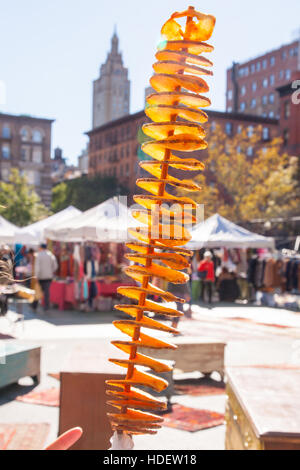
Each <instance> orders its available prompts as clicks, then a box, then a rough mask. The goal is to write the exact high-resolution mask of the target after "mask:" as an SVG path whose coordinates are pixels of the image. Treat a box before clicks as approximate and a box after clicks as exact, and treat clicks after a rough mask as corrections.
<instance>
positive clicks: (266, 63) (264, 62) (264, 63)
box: [262, 59, 268, 69]
mask: <svg viewBox="0 0 300 470" xmlns="http://www.w3.org/2000/svg"><path fill="white" fill-rule="evenodd" d="M267 65H268V62H267V60H266V59H264V60H263V62H262V66H263V69H266V68H267Z"/></svg>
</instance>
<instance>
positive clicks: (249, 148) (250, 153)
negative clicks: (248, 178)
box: [247, 147, 253, 157]
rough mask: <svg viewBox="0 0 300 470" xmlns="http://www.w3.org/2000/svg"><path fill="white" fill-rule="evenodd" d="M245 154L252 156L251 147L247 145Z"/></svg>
mask: <svg viewBox="0 0 300 470" xmlns="http://www.w3.org/2000/svg"><path fill="white" fill-rule="evenodd" d="M247 156H248V157H252V156H253V147H248V148H247Z"/></svg>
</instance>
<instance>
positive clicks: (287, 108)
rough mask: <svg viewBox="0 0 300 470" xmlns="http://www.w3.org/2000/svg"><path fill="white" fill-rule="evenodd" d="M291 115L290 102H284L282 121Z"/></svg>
mask: <svg viewBox="0 0 300 470" xmlns="http://www.w3.org/2000/svg"><path fill="white" fill-rule="evenodd" d="M290 114H291V107H290V102H289V101H285V103H284V119H288V118H289V117H290Z"/></svg>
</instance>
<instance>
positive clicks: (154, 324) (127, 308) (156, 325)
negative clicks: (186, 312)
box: [115, 299, 182, 333]
mask: <svg viewBox="0 0 300 470" xmlns="http://www.w3.org/2000/svg"><path fill="white" fill-rule="evenodd" d="M115 308H116V310H121V311H122V312H125V313H127V314H128V315H130V316H131V317H133V318H136V316H137V314H138V313H140V312H142V313H144V312H153V313H158V314H160V315H166V316H168V317H182V312H180V311H179V310H176V309H174V308H170V307H165V306H164V305H163V304H161V303H158V302H154V301H152V300H148V299H147V300H146V301H145V305H131V304H130V305H126V304H118V305H115ZM115 321H125V322H127V324H128V321H131V323H132V320H115ZM142 323H143V324H142ZM137 326H140V327H144V328H150V329H154V330H159V331H165V332H167V333H174V331H173V328H172V327H171V326H169V325H166V324H165V323H161V322H158V321H156V320H153V318H150V317H147V316H145V315H144V316H142V318H141V321H139V325H137ZM134 328H135V327H134Z"/></svg>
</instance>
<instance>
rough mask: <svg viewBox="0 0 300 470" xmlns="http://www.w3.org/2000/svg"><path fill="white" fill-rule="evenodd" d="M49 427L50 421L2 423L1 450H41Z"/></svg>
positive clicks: (0, 434) (0, 425)
mask: <svg viewBox="0 0 300 470" xmlns="http://www.w3.org/2000/svg"><path fill="white" fill-rule="evenodd" d="M49 429H50V424H48V423H34V424H33V423H32V424H25V423H24V424H0V450H40V449H42V448H43V447H44V445H45V441H46V438H47V435H48V432H49Z"/></svg>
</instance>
